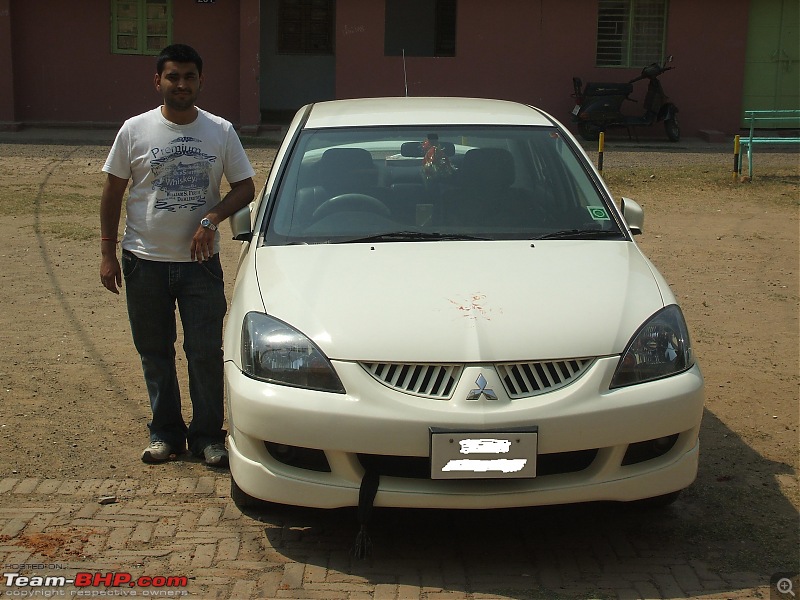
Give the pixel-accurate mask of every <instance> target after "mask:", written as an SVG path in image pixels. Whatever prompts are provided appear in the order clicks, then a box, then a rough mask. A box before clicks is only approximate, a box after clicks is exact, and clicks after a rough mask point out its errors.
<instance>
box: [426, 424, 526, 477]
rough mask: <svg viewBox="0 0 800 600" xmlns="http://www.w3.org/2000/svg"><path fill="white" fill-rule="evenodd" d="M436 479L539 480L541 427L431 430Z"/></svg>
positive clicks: (432, 466)
mask: <svg viewBox="0 0 800 600" xmlns="http://www.w3.org/2000/svg"><path fill="white" fill-rule="evenodd" d="M430 431H431V478H432V479H520V478H529V477H536V452H537V447H538V443H539V440H538V436H539V432H538V428H536V427H525V428H523V429H514V430H505V431H453V430H446V429H438V428H433V427H432V428H431V430H430Z"/></svg>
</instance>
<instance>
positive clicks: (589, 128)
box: [572, 56, 681, 142]
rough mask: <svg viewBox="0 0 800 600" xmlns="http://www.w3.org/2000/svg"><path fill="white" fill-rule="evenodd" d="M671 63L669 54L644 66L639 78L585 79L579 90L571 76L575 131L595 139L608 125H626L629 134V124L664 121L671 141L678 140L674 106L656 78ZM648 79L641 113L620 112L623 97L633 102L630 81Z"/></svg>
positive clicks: (585, 137)
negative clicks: (594, 80)
mask: <svg viewBox="0 0 800 600" xmlns="http://www.w3.org/2000/svg"><path fill="white" fill-rule="evenodd" d="M670 62H672V56H669V57H668V58H667V59H666V60H665V61H664V64H663V65H659V64H658V63H653V64H651V65H649V66H647V67H645V68H644V69H642V74H641V75H639V77H636V78H634V79H631V80H630V81H629V82H628V83H595V82H588V83H587V84H586V87H585V88H583V91H581V86H582V82H581V79H580V78H579V77H573V78H572V85H573V86H574V88H575V93H574V94H573V97H574V98H575V99H576V102H577V103H576V104H575V108H574V109H573V110H572V122H573V123H577V124H578V133H579V134H580V135H581V137H582V138H583V139H585V140H589V141H592V140H596V139H597V138H598V136H599V134H600V132H601V131H605V130H606V129H610V128H612V127H626V128H627V129H628V136H630V132H631V130H630V128H631V127H640V126H650V125H654V124H655V123H658V122H660V121H663V122H664V130H665V131H666V133H667V138H669V140H670V141H671V142H677V141H678V140H680V139H681V128H680V126H679V125H678V107H677V106H675V104H673V103H672V102H670V101H669V98H668V97H667V95H666V94H665V93H664V88H663V87H662V86H661V81H659V79H658V78H659V77H660V76H661V75H662V74H663V73H666V72H667V71H670V70H672V69H673V68H674V67H669V66H667V65H668V64H669V63H670ZM643 79H648V80H649V82H648V84H647V95H646V96H645V99H644V114H643V115H640V116H634V115H625V114H623V113H622V103H623V102H624V101H625V100H629V101H631V102H636V100H633V99H632V98H630V97H629V96H630V95H631V94H632V93H633V84H634V83H636V82H637V81H641V80H643Z"/></svg>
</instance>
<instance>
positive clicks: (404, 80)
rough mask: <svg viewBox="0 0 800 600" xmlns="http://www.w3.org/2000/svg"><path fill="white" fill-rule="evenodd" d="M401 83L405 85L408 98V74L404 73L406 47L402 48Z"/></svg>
mask: <svg viewBox="0 0 800 600" xmlns="http://www.w3.org/2000/svg"><path fill="white" fill-rule="evenodd" d="M403 83H404V84H405V86H406V98H408V75H407V74H406V49H405V48H403Z"/></svg>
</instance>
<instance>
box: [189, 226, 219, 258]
mask: <svg viewBox="0 0 800 600" xmlns="http://www.w3.org/2000/svg"><path fill="white" fill-rule="evenodd" d="M216 235H217V234H216V232H215V231H211V230H210V229H206V228H205V227H203V226H202V225H201V226H200V227H198V228H197V231H195V232H194V237H193V238H192V247H191V251H192V260H196V261H197V262H203V261H205V260H208V259H210V258H211V257H212V256H214V238H215V237H216Z"/></svg>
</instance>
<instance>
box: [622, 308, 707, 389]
mask: <svg viewBox="0 0 800 600" xmlns="http://www.w3.org/2000/svg"><path fill="white" fill-rule="evenodd" d="M693 365H694V354H693V352H692V344H691V342H690V341H689V330H688V328H687V327H686V321H685V320H684V318H683V313H682V312H681V309H680V308H678V306H677V305H675V304H673V305H670V306H667V307H666V308H664V309H663V310H660V311H659V312H657V313H656V314H655V315H653V316H652V317H651V318H650V320H648V321H647V322H646V323H645V324H644V325H642V327H641V328H640V329H639V331H637V332H636V335H634V336H633V339H632V340H631V341H630V343H629V344H628V346H627V348H625V352H623V353H622V360H620V362H619V366H617V370H616V372H615V373H614V377H613V378H612V380H611V386H610V387H611V388H618V387H623V386H626V385H634V384H637V383H643V382H645V381H652V380H654V379H661V378H662V377H669V376H670V375H675V374H676V373H681V372H683V371H686V370H687V369H689V368H691V367H692V366H693Z"/></svg>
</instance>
